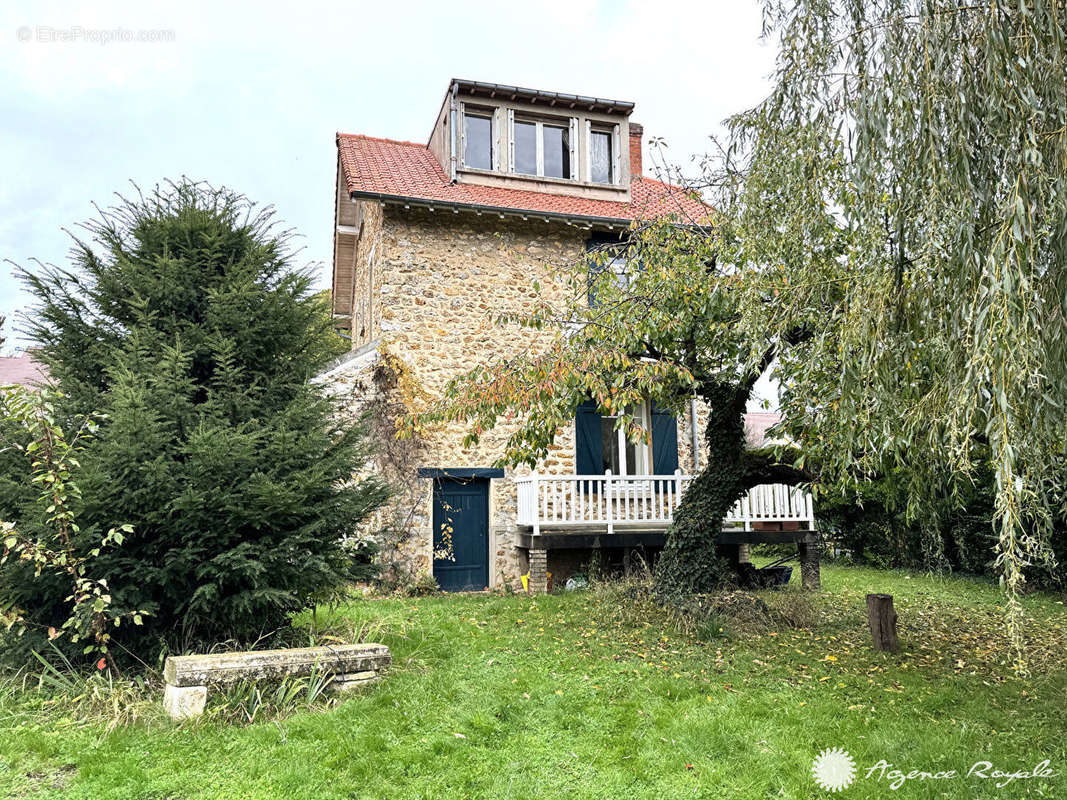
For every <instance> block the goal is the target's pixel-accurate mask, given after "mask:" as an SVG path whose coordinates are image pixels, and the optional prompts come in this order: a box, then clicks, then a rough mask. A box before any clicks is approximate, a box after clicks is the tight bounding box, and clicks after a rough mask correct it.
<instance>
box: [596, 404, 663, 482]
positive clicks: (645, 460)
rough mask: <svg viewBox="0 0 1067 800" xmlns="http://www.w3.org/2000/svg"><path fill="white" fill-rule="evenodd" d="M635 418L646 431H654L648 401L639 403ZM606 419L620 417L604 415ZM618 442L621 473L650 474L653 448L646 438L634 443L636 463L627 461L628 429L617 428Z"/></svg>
mask: <svg viewBox="0 0 1067 800" xmlns="http://www.w3.org/2000/svg"><path fill="white" fill-rule="evenodd" d="M633 416H634V419H636V420H637V422H638V423H639V424H640V425H641V427H642V428H644V429H645V430H646V431H649V432H651V431H652V417H651V415H650V414H649V411H648V403H639V404H638V405H637V408H636V413H635V414H634V415H633ZM604 419H618V417H614V416H611V417H604ZM615 436H616V442H617V446H618V448H619V472H618V474H619V475H648V474H650V470H651V469H652V466H651V463H650V462H651V449H650V447H649V445H648V442H646V441H645V440H644V439H641V440H640V441H638V442H635V443H634V459H635V461H636V463H634V464H627V463H626V447H627V445H629V444H630V442H628V441H627V439H626V430H625V429H624V428H617V429H616V430H615Z"/></svg>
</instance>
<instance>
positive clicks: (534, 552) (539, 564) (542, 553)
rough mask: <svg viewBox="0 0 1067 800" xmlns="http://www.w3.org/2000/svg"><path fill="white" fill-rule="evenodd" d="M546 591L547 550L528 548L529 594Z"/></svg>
mask: <svg viewBox="0 0 1067 800" xmlns="http://www.w3.org/2000/svg"><path fill="white" fill-rule="evenodd" d="M547 593H548V550H545V549H544V548H534V547H531V548H530V594H547Z"/></svg>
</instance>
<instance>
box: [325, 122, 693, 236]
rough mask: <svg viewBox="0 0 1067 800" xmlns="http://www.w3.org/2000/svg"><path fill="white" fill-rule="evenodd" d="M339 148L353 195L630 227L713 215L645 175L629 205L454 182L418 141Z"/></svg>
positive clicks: (350, 137)
mask: <svg viewBox="0 0 1067 800" xmlns="http://www.w3.org/2000/svg"><path fill="white" fill-rule="evenodd" d="M337 149H338V152H339V154H340V156H341V167H342V170H343V172H344V179H345V183H346V184H347V187H348V191H349V193H350V194H351V193H359V194H363V195H369V196H377V197H381V198H382V199H390V198H392V199H397V200H399V199H401V198H410V199H413V200H417V201H424V202H432V203H441V204H443V205H452V206H467V207H478V208H492V209H505V210H514V211H518V212H522V211H527V212H530V213H533V214H549V215H552V216H564V217H588V218H590V219H608V220H613V221H627V222H628V221H630V220H633V219H651V218H654V217H660V216H665V215H667V214H676V215H678V217H679V218H680V220H681V221H683V222H689V223H698V222H703V221H706V219H707V216H708V212H709V211H710V208H709V207H708V206H707V205H705V204H704V203H703V202H701V201H700V200H699V199H697V198H696V197H694V196H693V195H692V194H690V193H689V192H688V191H686V190H684V189H681V188H679V187H677V186H671V185H670V184H666V183H663V182H661V181H657V180H652V179H651V178H646V177H643V176H639V177H635V178H634V179H633V180H632V182H631V183H630V202H629V203H623V202H619V201H616V200H595V199H590V198H586V197H573V196H566V195H556V194H547V193H545V192H537V191H530V190H526V189H504V188H501V187H498V186H479V185H475V184H470V183H452V182H451V181H450V180H449V179H448V176H447V175H446V174H445V171H444V170H443V169H442V168H441V164H440V162H438V160H437V158H436V157H435V156H434V154H433V153H432V152H430V149H429V148H428V147H427V146H426V145H424V144H418V143H416V142H401V141H395V140H393V139H376V138H374V137H371V136H357V135H354V134H349V133H339V134H337Z"/></svg>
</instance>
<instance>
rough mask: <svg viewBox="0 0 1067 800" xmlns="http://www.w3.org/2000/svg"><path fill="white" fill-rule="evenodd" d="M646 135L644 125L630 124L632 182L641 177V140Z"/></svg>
mask: <svg viewBox="0 0 1067 800" xmlns="http://www.w3.org/2000/svg"><path fill="white" fill-rule="evenodd" d="M644 135H645V129H644V127H643V126H642V125H639V124H638V123H636V122H631V123H630V180H633V179H634V178H640V177H641V139H642V138H643V137H644Z"/></svg>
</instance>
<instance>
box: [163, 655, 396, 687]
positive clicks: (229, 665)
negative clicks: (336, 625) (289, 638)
mask: <svg viewBox="0 0 1067 800" xmlns="http://www.w3.org/2000/svg"><path fill="white" fill-rule="evenodd" d="M391 662H392V657H391V656H390V654H389V648H388V647H386V646H385V645H383V644H345V645H336V646H332V647H295V648H289V649H285V650H252V651H248V652H237V653H212V654H210V655H196V656H171V657H169V658H168V659H167V661H166V664H165V665H164V667H163V677H164V679H165V680H166V682H167V684H168V686H174V687H186V686H219V685H224V684H229V683H238V682H240V681H245V680H272V679H278V678H284V677H287V676H290V675H309V674H311V673H312V672H313V671H315V670H318V671H320V672H326V673H332V674H335V675H344V674H349V673H358V672H367V671H377V670H380V669H383V668H385V667H387V666H389V664H390V663H391Z"/></svg>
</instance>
